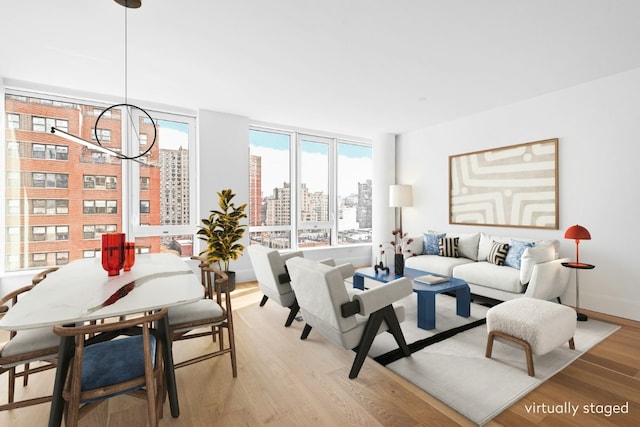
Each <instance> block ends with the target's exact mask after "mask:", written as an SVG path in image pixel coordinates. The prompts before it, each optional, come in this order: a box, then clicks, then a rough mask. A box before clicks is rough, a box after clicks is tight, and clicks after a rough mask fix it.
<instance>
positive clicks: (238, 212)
mask: <svg viewBox="0 0 640 427" xmlns="http://www.w3.org/2000/svg"><path fill="white" fill-rule="evenodd" d="M234 197H235V194H234V193H233V191H231V189H230V188H227V189H225V190H222V191H219V192H218V205H219V206H220V209H219V210H211V211H210V212H211V214H210V215H209V217H208V218H203V219H202V224H203V225H201V226H200V227H199V230H198V232H197V237H198V238H199V239H200V240H203V241H205V242H207V248H206V249H204V250H203V251H202V252H200V255H201V256H202V255H204V256H205V258H206V259H207V261H208V262H209V263H210V264H213V263H216V264H218V268H219V269H220V270H222V271H224V272H225V273H227V275H228V276H229V290H233V289H235V272H233V271H229V262H230V261H231V260H236V259H238V258H239V257H240V255H242V252H243V251H244V245H242V244H241V243H239V241H240V239H242V236H243V235H244V230H245V228H246V227H247V225H246V224H241V223H240V220H241V219H243V218H247V214H245V212H244V211H245V209H246V208H247V204H246V203H244V204H242V205H240V206H236V205H235V203H233V202H232V200H233V198H234Z"/></svg>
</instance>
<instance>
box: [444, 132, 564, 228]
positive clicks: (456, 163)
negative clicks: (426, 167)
mask: <svg viewBox="0 0 640 427" xmlns="http://www.w3.org/2000/svg"><path fill="white" fill-rule="evenodd" d="M449 223H450V224H473V225H491V226H498V227H523V228H547V229H554V230H557V229H558V139H557V138H555V139H547V140H544V141H536V142H529V143H526V144H518V145H511V146H508V147H500V148H493V149H490V150H483V151H475V152H471V153H464V154H457V155H454V156H449Z"/></svg>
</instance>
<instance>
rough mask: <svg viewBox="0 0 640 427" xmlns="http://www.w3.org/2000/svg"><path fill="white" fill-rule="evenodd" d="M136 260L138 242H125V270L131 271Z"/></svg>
mask: <svg viewBox="0 0 640 427" xmlns="http://www.w3.org/2000/svg"><path fill="white" fill-rule="evenodd" d="M135 262H136V242H125V244H124V271H130V270H131V267H133V264H134V263H135Z"/></svg>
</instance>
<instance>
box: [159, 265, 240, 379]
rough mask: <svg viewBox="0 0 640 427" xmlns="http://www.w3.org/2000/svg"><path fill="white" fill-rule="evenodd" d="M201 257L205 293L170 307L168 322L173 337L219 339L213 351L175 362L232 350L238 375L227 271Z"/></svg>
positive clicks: (195, 360)
mask: <svg viewBox="0 0 640 427" xmlns="http://www.w3.org/2000/svg"><path fill="white" fill-rule="evenodd" d="M194 259H197V260H199V261H200V265H199V268H200V273H201V283H202V286H204V295H205V296H204V297H203V298H202V299H201V300H199V301H196V302H192V303H189V304H184V305H178V306H174V307H170V308H169V315H168V321H169V322H168V323H169V332H170V334H171V341H172V342H175V341H182V340H187V339H195V338H202V337H210V338H211V340H212V342H213V343H216V342H217V343H218V345H217V346H215V345H214V348H213V349H212V350H211V351H208V352H206V353H204V354H200V355H198V356H194V357H190V358H188V359H186V360H182V361H180V362H176V361H175V360H174V367H175V368H181V367H183V366H188V365H192V364H194V363H198V362H202V361H204V360H207V359H211V358H213V357H216V356H222V355H225V354H229V355H230V358H231V370H232V374H233V377H234V378H235V377H237V376H238V369H237V364H236V344H235V336H234V332H233V310H232V307H231V293H230V291H229V278H228V276H227V274H226V273H225V272H223V271H221V270H219V269H217V268H215V267H212V266H211V265H210V264H209V263H208V262H207V261H206V259H204V258H200V257H194ZM225 330H226V331H227V337H228V344H225V338H224V331H225Z"/></svg>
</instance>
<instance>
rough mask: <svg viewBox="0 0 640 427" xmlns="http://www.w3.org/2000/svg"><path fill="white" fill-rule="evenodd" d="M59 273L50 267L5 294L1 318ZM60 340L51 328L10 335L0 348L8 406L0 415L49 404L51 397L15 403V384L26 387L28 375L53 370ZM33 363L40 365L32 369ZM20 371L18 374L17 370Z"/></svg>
mask: <svg viewBox="0 0 640 427" xmlns="http://www.w3.org/2000/svg"><path fill="white" fill-rule="evenodd" d="M56 270H58V268H57V267H53V268H50V269H47V270H44V271H42V272H40V273H38V274H36V275H35V276H34V277H33V278H32V280H31V282H32V284H31V285H28V286H23V287H21V288H19V289H16V290H14V291H12V292H9V293H8V294H6V295H5V296H4V297H2V299H0V316H4V315H5V314H6V313H7V312H9V310H11V307H13V306H15V305H16V304H17V303H18V300H19V297H20V296H21V295H22V294H24V293H26V292H27V291H29V290H31V289H32V288H33V287H34V286H35V285H36V284H38V283H40V282H41V281H42V280H44V278H45V277H47V274H49V273H52V272H54V271H56ZM59 344H60V337H58V336H57V335H55V334H54V333H53V331H52V329H51V328H35V329H27V330H24V331H20V332H17V331H9V341H7V342H5V343H3V344H0V375H1V374H3V373H5V372H8V378H7V380H8V387H7V403H5V404H0V411H4V410H7V409H14V408H22V407H25V406H31V405H38V404H40V403H46V402H49V401H51V395H48V396H41V397H36V398H29V399H23V400H20V401H17V402H16V401H15V391H16V381H17V380H18V378H22V386H23V387H27V386H28V384H29V375H31V374H36V373H38V372H43V371H47V370H49V369H52V368H55V367H56V359H57V357H58V348H59ZM33 362H41V363H39V364H38V365H37V366H35V367H33V366H32V363H33ZM19 367H22V369H21V370H18V368H19Z"/></svg>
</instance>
